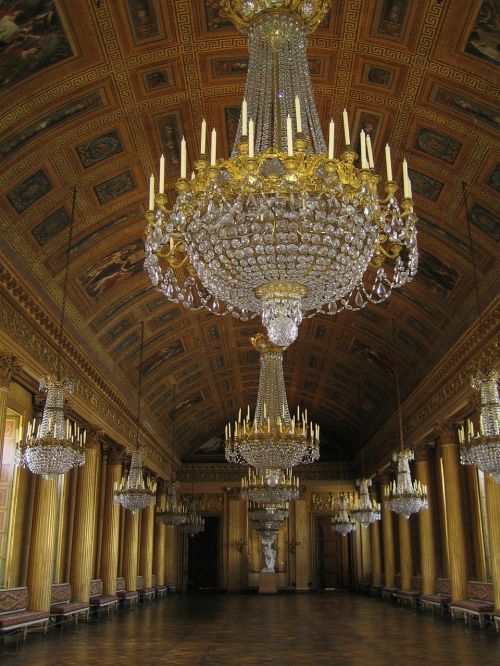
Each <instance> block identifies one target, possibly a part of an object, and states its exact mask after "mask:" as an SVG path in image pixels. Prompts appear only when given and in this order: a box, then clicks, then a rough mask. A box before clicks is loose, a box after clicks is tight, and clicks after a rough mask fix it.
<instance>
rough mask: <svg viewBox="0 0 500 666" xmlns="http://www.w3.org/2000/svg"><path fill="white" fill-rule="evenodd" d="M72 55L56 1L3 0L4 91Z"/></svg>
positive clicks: (0, 72) (0, 64) (0, 78)
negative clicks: (55, 4) (14, 0)
mask: <svg viewBox="0 0 500 666" xmlns="http://www.w3.org/2000/svg"><path fill="white" fill-rule="evenodd" d="M72 55H73V52H72V50H71V46H70V44H69V41H68V39H67V37H66V34H65V32H64V28H63V26H62V24H61V20H60V17H59V14H58V11H57V7H55V6H54V2H53V0H38V1H37V2H33V1H32V0H16V2H12V1H11V0H2V1H0V90H2V89H5V88H7V87H8V86H10V85H14V84H15V83H18V82H19V81H21V80H22V79H25V78H26V77H28V76H32V75H33V74H36V73H37V72H40V71H41V70H42V69H45V68H46V67H50V66H51V65H55V64H56V63H58V62H61V61H62V60H66V59H67V58H70V57H71V56H72Z"/></svg>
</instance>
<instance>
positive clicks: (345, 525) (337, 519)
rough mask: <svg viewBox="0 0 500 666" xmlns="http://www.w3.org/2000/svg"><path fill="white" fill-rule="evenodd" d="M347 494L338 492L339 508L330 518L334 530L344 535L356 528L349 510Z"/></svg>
mask: <svg viewBox="0 0 500 666" xmlns="http://www.w3.org/2000/svg"><path fill="white" fill-rule="evenodd" d="M349 499H350V498H349V496H348V494H346V493H340V494H339V508H338V511H337V513H336V514H335V515H334V516H333V518H332V527H333V529H334V530H335V531H336V532H339V534H342V536H346V535H347V534H349V533H350V532H354V531H355V529H356V521H355V520H354V517H353V516H352V515H351V513H352V512H351V511H350V510H349V509H350V507H349Z"/></svg>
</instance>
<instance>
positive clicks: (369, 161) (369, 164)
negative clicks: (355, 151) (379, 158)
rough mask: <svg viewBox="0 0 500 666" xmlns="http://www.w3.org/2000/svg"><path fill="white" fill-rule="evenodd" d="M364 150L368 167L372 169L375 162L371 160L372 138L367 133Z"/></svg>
mask: <svg viewBox="0 0 500 666" xmlns="http://www.w3.org/2000/svg"><path fill="white" fill-rule="evenodd" d="M366 150H367V152H368V166H369V167H370V169H374V168H375V162H374V161H373V149H372V140H371V137H370V135H369V134H367V135H366Z"/></svg>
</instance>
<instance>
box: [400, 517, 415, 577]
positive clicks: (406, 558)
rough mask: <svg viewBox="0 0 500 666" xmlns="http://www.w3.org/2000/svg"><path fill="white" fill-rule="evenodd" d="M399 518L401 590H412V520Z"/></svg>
mask: <svg viewBox="0 0 500 666" xmlns="http://www.w3.org/2000/svg"><path fill="white" fill-rule="evenodd" d="M398 518H399V562H400V567H401V569H400V573H401V589H402V590H410V589H411V577H412V573H413V557H412V553H411V534H410V518H405V517H404V516H398Z"/></svg>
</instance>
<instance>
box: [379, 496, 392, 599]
mask: <svg viewBox="0 0 500 666" xmlns="http://www.w3.org/2000/svg"><path fill="white" fill-rule="evenodd" d="M388 487H389V486H388V484H387V483H384V484H383V486H382V497H385V492H386V489H387V488H388ZM392 521H393V512H392V511H390V510H389V509H387V508H386V504H385V501H382V537H383V540H384V584H385V587H394V525H393V523H392Z"/></svg>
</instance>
